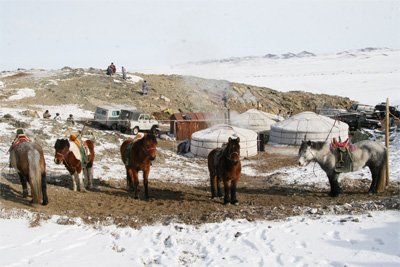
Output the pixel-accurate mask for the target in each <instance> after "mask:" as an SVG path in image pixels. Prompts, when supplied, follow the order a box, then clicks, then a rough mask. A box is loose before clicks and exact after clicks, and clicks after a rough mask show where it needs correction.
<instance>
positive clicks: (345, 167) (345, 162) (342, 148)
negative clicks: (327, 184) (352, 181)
mask: <svg viewBox="0 0 400 267" xmlns="http://www.w3.org/2000/svg"><path fill="white" fill-rule="evenodd" d="M330 149H331V151H332V153H334V154H335V157H336V165H335V171H336V172H339V173H340V172H351V171H353V157H352V154H351V152H353V151H354V150H355V146H354V145H353V144H351V143H350V141H349V139H347V140H346V141H344V142H340V141H337V140H336V138H333V140H332V143H331V144H330Z"/></svg>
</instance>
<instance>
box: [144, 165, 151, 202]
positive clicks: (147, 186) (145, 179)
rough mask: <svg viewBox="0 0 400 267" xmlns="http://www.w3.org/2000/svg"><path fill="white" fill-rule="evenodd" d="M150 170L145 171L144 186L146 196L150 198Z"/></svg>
mask: <svg viewBox="0 0 400 267" xmlns="http://www.w3.org/2000/svg"><path fill="white" fill-rule="evenodd" d="M149 172H150V170H148V171H143V186H144V198H145V199H148V198H149Z"/></svg>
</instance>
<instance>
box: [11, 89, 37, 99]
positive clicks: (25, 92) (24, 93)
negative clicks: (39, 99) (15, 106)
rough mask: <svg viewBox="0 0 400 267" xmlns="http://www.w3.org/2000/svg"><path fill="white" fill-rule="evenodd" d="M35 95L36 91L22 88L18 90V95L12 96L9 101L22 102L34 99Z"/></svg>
mask: <svg viewBox="0 0 400 267" xmlns="http://www.w3.org/2000/svg"><path fill="white" fill-rule="evenodd" d="M35 95H36V93H35V90H33V89H30V88H22V89H18V91H17V94H15V95H12V96H10V97H9V98H8V99H7V100H8V101H13V100H20V99H23V98H27V97H34V96H35Z"/></svg>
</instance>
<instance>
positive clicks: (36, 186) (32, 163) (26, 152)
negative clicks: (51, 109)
mask: <svg viewBox="0 0 400 267" xmlns="http://www.w3.org/2000/svg"><path fill="white" fill-rule="evenodd" d="M10 166H11V167H13V168H14V169H16V170H17V172H18V175H19V179H20V181H21V184H22V197H24V198H26V197H27V196H28V186H27V183H29V185H30V187H31V194H32V203H34V204H39V203H42V205H47V204H48V203H49V200H48V197H47V186H46V162H45V160H44V156H43V149H42V147H41V146H40V145H38V144H36V143H33V142H30V141H26V142H23V143H20V144H15V145H13V146H11V148H10Z"/></svg>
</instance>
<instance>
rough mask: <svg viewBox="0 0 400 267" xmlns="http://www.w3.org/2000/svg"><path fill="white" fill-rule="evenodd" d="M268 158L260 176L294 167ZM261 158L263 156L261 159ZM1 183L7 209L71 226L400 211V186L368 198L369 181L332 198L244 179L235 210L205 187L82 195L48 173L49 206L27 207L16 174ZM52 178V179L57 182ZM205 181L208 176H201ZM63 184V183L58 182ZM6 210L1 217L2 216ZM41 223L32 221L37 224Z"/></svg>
mask: <svg viewBox="0 0 400 267" xmlns="http://www.w3.org/2000/svg"><path fill="white" fill-rule="evenodd" d="M261 157H264V158H265V159H267V158H268V161H267V160H261V161H259V162H264V164H261V165H259V166H257V168H261V169H262V170H263V171H264V172H265V171H266V170H273V169H276V168H280V167H284V166H292V165H294V164H295V163H296V158H295V157H294V156H292V155H283V154H271V153H263V154H262V156H261ZM261 159H263V158H261ZM1 176H2V177H1V179H0V203H1V205H2V206H3V207H4V208H5V210H4V211H10V210H11V209H12V208H17V209H28V210H32V211H37V212H38V214H39V215H38V218H41V219H46V218H47V217H48V216H51V215H61V216H62V218H61V219H59V223H60V224H69V223H73V221H72V220H70V219H69V218H73V217H80V218H82V219H83V220H84V221H86V222H88V223H96V222H101V223H103V224H117V225H120V226H132V227H140V226H143V225H147V224H155V223H161V224H168V223H170V222H182V223H188V224H199V223H206V222H219V221H222V220H224V219H227V218H231V219H239V218H246V219H247V220H254V219H278V218H284V217H287V216H292V215H301V214H305V213H309V214H316V215H318V214H327V213H357V212H362V211H366V210H376V209H387V208H389V209H390V208H395V209H399V201H398V199H399V198H398V195H399V185H398V183H391V185H390V186H389V188H388V189H387V190H386V192H385V193H383V194H379V195H368V194H367V193H366V191H367V190H368V187H369V185H370V180H369V179H364V180H353V181H348V180H346V179H345V180H343V181H341V184H342V187H343V189H344V191H345V193H344V194H343V195H341V196H340V197H337V198H331V197H329V196H328V194H327V190H326V189H321V188H314V187H305V186H304V185H299V186H295V185H287V184H285V183H283V182H282V181H281V180H279V179H278V178H276V177H274V176H273V175H272V176H270V177H262V178H254V177H251V178H250V177H246V176H245V175H243V176H242V178H241V180H240V183H239V188H238V199H239V201H240V204H239V205H238V206H233V205H226V206H225V205H223V204H222V199H216V200H212V199H210V193H209V188H208V186H206V184H207V183H206V181H205V183H204V186H191V185H185V184H178V183H165V182H160V181H154V180H151V179H150V182H149V188H150V192H149V193H150V199H149V200H147V201H146V200H143V195H142V194H141V195H140V199H139V200H137V199H134V198H133V196H132V193H128V192H127V190H126V189H125V188H126V184H125V181H121V180H110V181H99V180H95V185H96V188H95V189H94V190H92V191H88V192H86V193H81V192H73V191H72V190H71V189H70V188H71V181H70V177H69V175H62V176H57V177H52V175H51V174H50V175H48V176H49V177H48V180H49V185H48V194H49V200H50V203H49V205H48V206H46V207H42V206H35V207H32V206H31V205H30V204H29V199H30V198H28V199H23V198H22V197H21V185H20V184H19V181H18V179H17V176H16V174H15V173H13V172H11V173H8V172H7V171H4V170H3V173H2V175H1ZM55 178H56V179H55ZM205 179H207V178H205ZM56 181H62V182H56ZM4 214H7V212H4V213H3V216H6V215H4ZM38 221H40V220H36V222H35V223H38Z"/></svg>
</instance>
